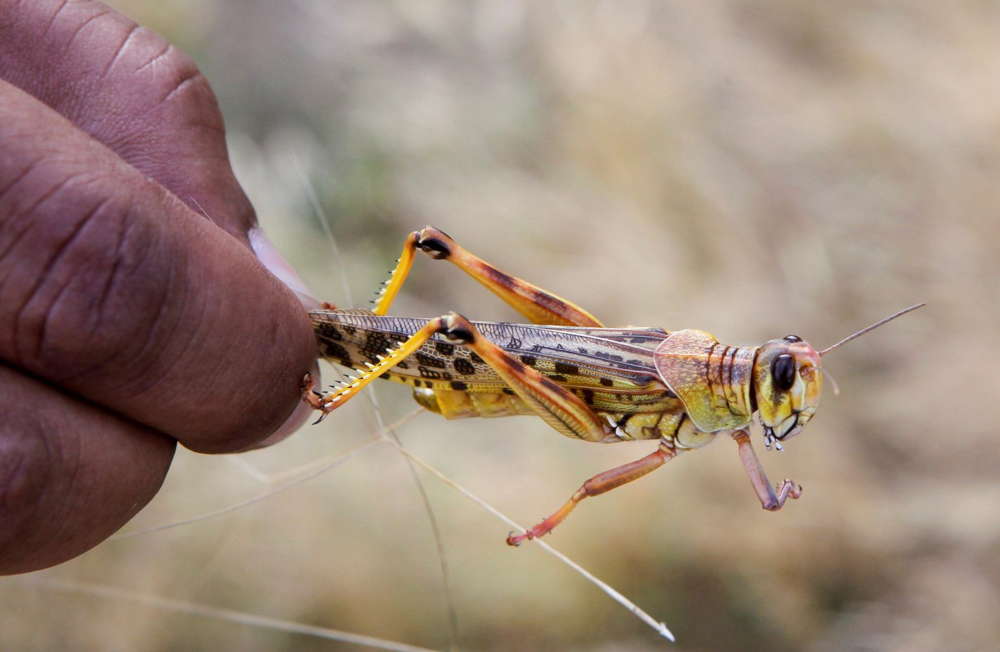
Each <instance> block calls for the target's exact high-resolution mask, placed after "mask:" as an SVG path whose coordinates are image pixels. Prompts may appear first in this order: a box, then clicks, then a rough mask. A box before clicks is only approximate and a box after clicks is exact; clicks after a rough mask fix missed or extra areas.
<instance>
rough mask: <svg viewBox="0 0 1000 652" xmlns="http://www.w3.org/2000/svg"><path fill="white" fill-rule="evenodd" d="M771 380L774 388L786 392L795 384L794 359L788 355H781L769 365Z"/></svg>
mask: <svg viewBox="0 0 1000 652" xmlns="http://www.w3.org/2000/svg"><path fill="white" fill-rule="evenodd" d="M771 378H772V379H774V386H775V387H777V388H778V389H779V390H781V391H782V392H787V391H788V390H790V389H791V388H792V385H794V384H795V358H794V357H792V354H790V353H782V354H781V355H779V356H778V357H777V358H775V359H774V362H772V363H771Z"/></svg>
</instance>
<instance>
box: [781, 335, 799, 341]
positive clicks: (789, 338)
mask: <svg viewBox="0 0 1000 652" xmlns="http://www.w3.org/2000/svg"><path fill="white" fill-rule="evenodd" d="M781 339H783V340H785V341H786V342H801V341H802V338H801V337H799V336H798V335H785V336H784V337H783V338H781Z"/></svg>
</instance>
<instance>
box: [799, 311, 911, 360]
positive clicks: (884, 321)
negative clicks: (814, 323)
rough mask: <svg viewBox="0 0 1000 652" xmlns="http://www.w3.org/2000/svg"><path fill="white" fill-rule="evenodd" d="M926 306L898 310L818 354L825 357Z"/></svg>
mask: <svg viewBox="0 0 1000 652" xmlns="http://www.w3.org/2000/svg"><path fill="white" fill-rule="evenodd" d="M926 305H927V304H926V303H917V304H914V305H912V306H910V307H909V308H903V309H902V310H900V311H899V312H895V313H893V314H891V315H889V316H888V317H886V318H885V319H880V320H879V321H877V322H875V323H874V324H872V325H871V326H865V327H864V328H862V329H861V330H859V331H855V332H853V333H851V334H850V335H848V336H847V337H845V338H844V339H842V340H840V341H839V342H837V343H836V344H833V345H831V346H828V347H826V348H825V349H823V350H822V351H820V352H819V354H820V355H826V354H827V353H829V352H830V351H833V350H834V349H835V348H837V347H838V346H840V345H842V344H847V343H848V342H850V341H851V340H853V339H855V338H857V337H861V336H862V335H864V334H865V333H867V332H869V331H873V330H875V329H876V328H878V327H879V326H882V325H884V324H888V323H889V322H891V321H892V320H893V319H895V318H896V317H902V316H903V315H905V314H906V313H908V312H913V311H914V310H916V309H917V308H923V307H924V306H926Z"/></svg>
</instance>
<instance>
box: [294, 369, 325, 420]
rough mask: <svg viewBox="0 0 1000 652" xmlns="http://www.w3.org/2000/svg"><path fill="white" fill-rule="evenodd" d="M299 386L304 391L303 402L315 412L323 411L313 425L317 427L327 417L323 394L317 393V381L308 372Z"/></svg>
mask: <svg viewBox="0 0 1000 652" xmlns="http://www.w3.org/2000/svg"><path fill="white" fill-rule="evenodd" d="M299 386H300V388H301V389H302V402H303V403H305V404H306V405H308V406H309V407H311V408H312V409H314V410H321V411H322V412H321V413H320V415H319V418H318V419H317V420H316V421H315V422H314V423H313V425H316V424H317V423H319V422H320V421H322V420H323V417H325V416H326V415H327V411H326V410H324V409H323V394H322V393H320V392H317V391H316V381H315V380H313V377H312V374H311V373H309V372H308V371H307V372H306V375H305V376H303V377H302V382H301V383H300V384H299Z"/></svg>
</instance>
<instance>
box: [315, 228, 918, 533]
mask: <svg viewBox="0 0 1000 652" xmlns="http://www.w3.org/2000/svg"><path fill="white" fill-rule="evenodd" d="M418 250H419V251H423V252H424V253H426V254H428V255H430V256H431V257H432V258H435V259H438V260H447V261H449V262H451V263H453V264H454V265H456V266H458V267H459V268H460V269H461V270H462V271H464V272H465V273H467V274H469V275H470V276H471V277H472V278H474V279H475V280H477V281H478V282H480V283H481V284H483V285H484V286H486V287H487V288H488V289H489V290H490V291H492V292H493V293H494V294H496V295H497V296H499V297H500V298H501V299H503V300H504V301H505V302H506V303H508V304H509V305H510V306H511V307H513V308H514V309H515V310H517V311H518V312H519V313H520V314H522V315H524V316H525V317H527V318H528V319H529V320H530V321H531V322H532V324H513V323H504V322H473V321H469V320H468V319H466V318H465V317H463V316H462V315H459V314H457V313H454V312H451V313H448V314H446V315H442V316H440V317H436V318H434V319H417V318H408V317H392V316H387V315H386V313H387V312H388V310H389V306H390V305H391V304H392V301H393V299H394V298H395V297H396V295H397V294H398V292H399V290H400V287H401V286H402V285H403V282H404V281H405V280H406V277H407V275H408V274H409V272H410V268H411V267H412V265H413V260H414V257H415V253H416V251H418ZM373 303H374V306H373V309H372V310H356V309H348V310H344V309H337V308H336V307H334V306H332V305H330V304H324V309H322V310H314V311H311V312H310V313H309V316H310V319H311V320H312V323H313V327H314V329H315V332H316V338H317V341H318V344H319V351H320V354H321V355H322V357H324V358H326V359H328V360H331V361H333V362H336V363H338V364H340V365H343V366H345V367H349V368H352V369H354V370H356V371H357V372H358V373H357V375H354V376H351V377H349V378H348V379H347V380H344V381H340V382H339V383H337V384H336V385H335V386H333V387H332V388H331V390H330V391H329V392H327V393H320V392H318V391H316V390H315V387H314V383H313V380H312V378H311V377H310V376H309V375H306V377H305V378H304V380H303V400H305V401H306V402H307V403H308V404H309V405H311V406H313V407H314V408H316V409H317V410H321V411H322V412H323V414H322V415H321V416H320V419H322V418H323V417H324V416H325V415H326V414H329V413H330V412H332V411H333V410H335V409H336V408H338V407H340V406H341V405H343V404H344V403H346V402H347V401H349V400H350V399H351V398H352V397H353V396H355V395H356V394H357V393H358V392H359V391H360V390H361V389H362V388H364V387H365V386H366V385H367V384H368V383H370V382H371V381H373V380H374V379H376V378H384V379H387V380H392V381H395V382H399V383H403V384H406V385H409V386H411V387H412V388H413V396H414V398H415V399H416V401H417V402H418V403H419V404H420V405H422V406H423V407H425V408H427V409H428V410H430V411H431V412H436V413H438V414H441V415H442V416H444V417H445V418H447V419H460V418H465V417H503V416H512V415H534V416H538V417H541V419H542V420H543V421H545V422H546V423H547V424H549V425H550V426H551V427H552V428H554V429H555V430H557V431H559V432H560V433H562V434H563V435H566V436H568V437H573V438H576V439H581V440H583V441H588V442H602V443H614V442H620V441H631V440H640V439H650V440H657V441H658V446H657V448H656V450H655V451H653V452H652V453H650V454H649V455H646V456H645V457H643V458H641V459H638V460H636V461H634V462H630V463H627V464H623V465H621V466H618V467H615V468H613V469H611V470H609V471H605V472H604V473H600V474H598V475H595V476H594V477H592V478H590V479H589V480H587V481H586V482H584V483H583V485H581V486H580V488H579V489H577V490H576V492H574V493H573V495H572V496H571V497H570V499H569V500H568V501H566V503H565V504H564V505H563V506H562V507H560V508H559V509H558V510H556V511H555V512H554V513H553V514H552V515H550V516H549V517H548V518H546V519H544V520H543V521H542V522H540V523H538V524H537V525H535V526H534V527H532V528H530V529H528V530H527V531H525V532H522V533H511V534H510V535H509V536H508V538H507V543H509V544H511V545H519V544H520V543H521V542H523V541H524V540H526V539H534V538H537V537H540V536H543V535H545V534H547V533H548V532H550V531H551V530H552V529H553V528H554V527H556V525H558V524H559V523H560V522H562V521H563V520H564V519H565V518H566V517H567V516H568V515H569V513H570V512H571V511H572V510H573V508H574V507H576V505H577V504H578V503H579V502H580V501H581V500H583V499H584V498H588V497H590V496H597V495H599V494H602V493H605V492H607V491H610V490H611V489H614V488H616V487H620V486H621V485H623V484H626V483H628V482H631V481H632V480H635V479H637V478H640V477H642V476H644V475H646V474H647V473H649V472H651V471H653V470H655V469H657V468H659V467H660V466H662V465H663V464H664V463H666V462H667V461H668V460H670V459H672V458H674V457H676V456H677V455H678V454H679V453H681V452H684V451H689V450H694V449H697V448H701V447H702V446H704V445H706V444H708V443H709V442H711V441H712V440H713V439H715V438H716V437H717V436H719V435H729V436H730V437H731V438H732V439H733V440H734V441H735V442H736V445H737V449H738V453H739V457H740V461H741V462H742V464H743V468H744V469H745V471H746V473H747V476H748V477H749V478H750V483H751V485H752V486H753V489H754V492H755V493H756V495H757V498H758V499H759V500H760V503H761V506H762V507H763V508H764V509H767V510H779V509H781V507H782V506H783V505H784V504H785V501H786V500H788V499H789V498H798V497H799V496H800V495H801V494H802V488H801V487H800V486H799V485H798V484H797V483H795V482H793V481H791V480H789V479H785V480H783V481H782V482H781V483H780V484H779V485H777V486H772V485H771V483H770V481H769V480H768V479H767V475H766V474H765V472H764V468H763V466H761V464H760V461H759V460H758V458H757V455H756V453H755V452H754V449H753V446H752V445H751V442H750V434H749V428H750V424H751V421H752V419H753V417H754V416H755V415H756V416H757V418H758V420H759V422H760V424H761V427H762V429H763V433H764V434H763V441H764V446H765V448H768V449H770V448H771V447H772V446H773V447H775V448H776V449H778V450H781V447H782V442H784V441H787V440H788V439H790V438H791V437H793V436H795V435H796V434H798V433H799V432H801V431H802V429H803V428H804V427H805V426H806V424H808V423H809V421H810V420H811V419H812V417H813V415H814V414H815V413H816V408H817V406H818V405H819V398H820V393H821V391H822V388H823V374H822V367H821V361H822V356H823V355H824V354H825V353H828V352H830V351H832V350H833V349H835V348H837V347H838V346H840V345H842V344H844V343H845V342H847V341H849V340H852V339H854V338H856V337H858V336H860V335H863V334H864V333H867V332H868V331H870V330H872V329H874V328H877V327H878V326H881V325H882V324H884V323H886V322H888V321H891V320H892V319H895V318H896V317H899V316H901V315H903V314H906V313H907V312H910V311H912V310H916V309H917V308H919V307H921V306H923V305H924V304H917V305H914V306H910V307H908V308H905V309H903V310H900V311H899V312H897V313H895V314H893V315H890V316H888V317H886V318H884V319H882V320H880V321H878V322H876V323H875V324H872V325H871V326H868V327H866V328H863V329H861V330H859V331H857V332H855V333H853V334H851V335H849V336H847V337H845V338H844V339H842V340H841V341H839V342H837V343H836V344H834V345H832V346H830V347H827V348H826V349H823V350H821V351H817V350H816V349H814V348H813V347H812V346H810V345H809V344H808V343H807V342H805V341H803V340H802V339H801V338H800V337H798V336H796V335H787V336H785V337H783V338H779V339H773V340H770V341H768V342H765V343H764V344H762V345H760V346H728V345H725V344H721V343H720V342H719V341H718V340H717V339H716V338H715V337H714V336H713V335H711V334H710V333H707V332H705V331H700V330H690V329H689V330H680V331H666V330H663V329H661V328H606V327H604V326H603V325H602V324H601V322H600V321H598V320H597V319H596V318H595V317H594V316H593V315H591V314H590V313H588V312H587V311H585V310H583V309H581V308H580V307H578V306H576V305H575V304H573V303H571V302H569V301H567V300H565V299H562V298H560V297H558V296H556V295H555V294H553V293H551V292H548V291H546V290H544V289H542V288H540V287H538V286H536V285H533V284H531V283H528V282H526V281H523V280H521V279H519V278H516V277H513V276H511V275H509V274H506V273H504V272H502V271H500V270H499V269H497V268H496V267H494V266H492V265H490V264H489V263H487V262H486V261H484V260H482V259H481V258H479V257H478V256H475V255H474V254H472V253H470V252H468V251H466V250H465V249H463V248H462V247H460V246H459V245H458V244H457V243H456V242H455V241H454V240H453V239H452V238H451V237H449V236H448V235H447V234H445V233H444V232H442V231H440V230H438V229H435V228H434V227H430V226H428V227H425V228H423V229H421V230H420V231H415V232H413V233H411V234H410V235H409V236H408V237H407V239H406V242H405V243H404V245H403V252H402V254H401V255H400V257H399V259H398V260H397V262H396V265H395V267H394V268H393V270H392V272H391V274H390V276H389V279H388V280H387V281H386V282H385V283H384V284H383V285H382V288H381V289H380V291H379V292H378V294H377V295H376V297H375V299H374V301H373Z"/></svg>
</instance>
